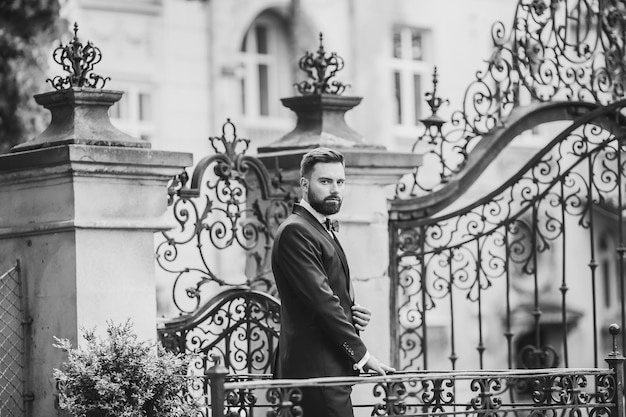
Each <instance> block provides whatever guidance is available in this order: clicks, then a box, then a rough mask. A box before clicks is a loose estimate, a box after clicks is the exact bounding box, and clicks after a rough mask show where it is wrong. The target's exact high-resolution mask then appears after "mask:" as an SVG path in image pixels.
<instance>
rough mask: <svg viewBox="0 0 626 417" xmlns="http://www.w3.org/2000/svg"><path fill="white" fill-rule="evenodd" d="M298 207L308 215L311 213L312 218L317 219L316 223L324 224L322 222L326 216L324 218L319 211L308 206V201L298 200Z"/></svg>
mask: <svg viewBox="0 0 626 417" xmlns="http://www.w3.org/2000/svg"><path fill="white" fill-rule="evenodd" d="M300 205H301V206H302V207H304V208H305V209H306V210H307V211H308V212H309V213H311V214H312V215H313V217H315V218H316V219H317V221H318V222H320V223H321V224H324V222H325V221H326V216H324V215H323V214H322V213H320V212H319V211H317V210H315V209H314V208H313V207H311V204H309V202H308V201H306V200H305V199H302V200H300Z"/></svg>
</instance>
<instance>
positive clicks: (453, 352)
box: [448, 249, 457, 370]
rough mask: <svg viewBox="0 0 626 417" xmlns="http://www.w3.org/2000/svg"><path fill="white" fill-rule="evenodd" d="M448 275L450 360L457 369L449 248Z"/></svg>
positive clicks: (451, 253)
mask: <svg viewBox="0 0 626 417" xmlns="http://www.w3.org/2000/svg"><path fill="white" fill-rule="evenodd" d="M448 252H449V255H448V259H449V262H448V276H449V277H450V281H449V283H448V292H449V293H450V362H451V363H452V370H455V369H456V360H457V356H456V347H455V341H454V297H453V295H452V290H453V288H454V275H453V274H452V259H453V257H454V255H453V249H449V250H448Z"/></svg>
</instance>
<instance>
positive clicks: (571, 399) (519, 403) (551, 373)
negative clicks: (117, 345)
mask: <svg viewBox="0 0 626 417" xmlns="http://www.w3.org/2000/svg"><path fill="white" fill-rule="evenodd" d="M619 332H620V328H619V326H617V325H612V326H611V327H610V333H611V336H612V340H613V351H612V352H611V353H610V354H609V355H608V356H607V357H606V358H605V360H606V362H607V364H608V367H607V368H552V369H535V370H481V371H444V372H436V371H405V372H398V373H394V374H390V375H387V376H373V375H371V374H368V375H362V376H359V377H346V378H337V377H332V378H331V377H329V378H311V379H283V380H278V379H276V380H273V379H269V377H268V376H259V375H248V376H243V375H237V376H232V375H229V373H228V370H227V369H226V368H225V367H224V366H223V365H221V364H220V363H219V361H218V362H217V363H216V365H214V366H213V367H211V368H210V369H208V370H207V371H206V373H205V375H204V377H205V378H206V379H205V383H206V384H208V385H209V386H210V397H208V398H206V404H207V405H206V408H205V410H204V411H203V415H204V416H209V415H210V416H212V417H222V416H229V417H231V416H238V417H251V416H253V415H255V414H256V415H257V416H268V417H276V416H278V415H280V416H303V417H307V416H306V415H304V414H303V412H302V409H301V408H300V406H299V404H300V403H301V400H302V395H303V394H302V388H303V387H312V386H331V385H351V386H353V390H354V391H357V390H358V391H361V393H362V391H363V390H365V393H367V390H369V391H370V393H371V394H370V395H368V396H367V398H369V399H368V400H367V401H366V402H355V403H354V408H355V415H356V416H361V415H363V416H365V415H367V416H395V415H402V416H435V415H448V416H452V415H475V416H494V417H495V416H498V417H504V416H515V417H521V416H557V415H559V416H609V417H623V415H624V361H625V358H624V356H623V355H622V354H621V353H620V352H618V351H617V336H618V334H619ZM359 398H364V397H363V395H360V396H359Z"/></svg>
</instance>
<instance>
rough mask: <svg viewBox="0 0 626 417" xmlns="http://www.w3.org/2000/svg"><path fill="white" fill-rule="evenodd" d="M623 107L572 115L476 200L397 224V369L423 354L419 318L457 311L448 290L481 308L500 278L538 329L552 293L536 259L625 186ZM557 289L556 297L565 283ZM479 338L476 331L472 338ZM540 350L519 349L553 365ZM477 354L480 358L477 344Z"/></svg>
mask: <svg viewBox="0 0 626 417" xmlns="http://www.w3.org/2000/svg"><path fill="white" fill-rule="evenodd" d="M622 105H623V103H622V102H616V103H614V104H612V105H611V106H607V107H601V108H599V109H598V110H596V111H594V112H592V113H589V114H588V115H587V116H584V117H582V118H580V119H579V120H578V121H576V122H575V123H573V124H572V125H571V126H569V127H568V128H567V129H566V130H565V131H563V132H562V133H561V134H559V135H557V136H556V137H555V138H554V139H553V140H552V142H551V144H550V145H549V146H547V147H545V148H544V149H543V150H542V151H541V152H540V153H539V154H537V155H536V156H535V157H534V158H533V159H531V160H530V161H529V162H528V163H527V164H526V165H525V166H524V167H523V168H522V169H520V170H519V171H518V173H516V174H515V175H514V176H513V177H512V178H511V179H510V180H508V181H507V182H506V183H504V184H503V185H502V186H500V187H499V188H497V189H496V190H494V191H492V192H491V193H489V194H488V195H486V196H485V197H483V198H481V199H478V200H476V201H475V202H472V203H470V204H468V205H467V206H466V207H464V208H460V209H458V210H456V211H453V212H450V213H446V214H442V215H440V216H438V217H436V216H432V217H425V218H422V219H420V220H413V221H412V222H411V223H410V225H406V226H405V225H403V224H402V223H401V222H398V223H397V224H396V228H395V229H394V230H393V233H395V234H396V235H395V236H394V237H393V239H394V241H395V242H397V244H396V251H397V252H396V254H397V257H396V259H397V263H396V266H395V268H396V271H395V272H394V273H395V283H396V284H397V285H398V289H397V291H398V301H399V302H398V303H397V313H398V326H399V327H398V329H399V330H400V331H399V332H398V335H399V342H398V348H399V352H398V354H399V355H398V358H399V360H400V361H401V363H400V365H399V366H400V368H401V369H412V368H414V367H415V366H416V365H417V361H416V359H417V358H418V357H422V358H425V355H424V352H425V346H426V343H427V341H426V340H425V339H424V336H423V330H424V326H425V320H426V318H427V316H428V312H429V311H435V309H436V308H439V311H441V308H446V305H445V304H449V309H451V311H452V313H451V315H452V317H453V315H454V308H455V307H458V303H457V304H456V305H455V304H453V303H452V298H451V297H452V296H453V294H454V293H455V292H456V293H459V294H461V295H463V296H464V298H465V299H466V300H468V301H469V302H473V303H476V305H477V308H478V309H480V308H481V297H484V296H486V295H487V294H488V290H490V288H492V287H495V286H500V287H502V285H504V284H505V283H504V282H502V281H505V282H506V283H507V284H506V285H508V290H507V291H509V292H508V293H507V294H506V298H505V300H508V299H509V297H510V296H511V291H517V294H530V295H532V294H536V296H535V297H533V298H532V299H534V303H535V305H534V306H533V313H532V314H533V315H534V316H533V321H534V323H535V325H536V326H539V325H540V322H541V320H540V317H541V314H542V313H541V309H540V308H539V300H540V299H541V297H540V295H541V294H542V293H546V292H548V291H549V289H550V288H552V287H555V288H556V286H555V284H554V281H552V283H551V282H549V281H547V280H546V279H541V276H540V275H539V269H540V266H541V265H542V262H544V261H543V260H544V259H546V258H545V257H546V256H548V255H549V254H550V253H554V251H557V250H561V248H562V247H563V245H564V242H566V239H567V236H568V232H567V230H568V229H569V230H573V229H574V228H578V229H581V230H589V229H590V227H591V226H592V215H593V210H594V207H605V208H606V207H613V209H610V208H609V210H616V207H619V206H620V201H618V200H619V198H618V195H619V192H620V191H619V184H623V183H626V182H625V181H624V180H625V178H624V174H623V173H624V172H625V171H624V169H623V168H624V167H623V165H624V162H622V161H621V158H620V149H621V145H620V143H619V135H618V132H619V123H620V122H619V120H618V119H619V117H618V118H617V119H616V116H615V115H616V114H619V111H620V109H621V108H622ZM569 219H572V220H573V222H572V221H569ZM570 233H572V232H570ZM587 233H588V232H587ZM563 280H565V277H564V278H563ZM499 281H500V282H501V283H500V284H498V282H499ZM550 286H552V287H550ZM556 290H557V291H560V292H561V293H562V294H563V297H564V296H565V293H566V292H567V290H568V285H567V282H566V280H565V281H563V282H561V285H560V287H558V288H556ZM532 299H531V300H532ZM442 302H443V303H444V305H443V306H442V305H441V304H442ZM479 311H480V310H479ZM510 314H511V313H510V312H509V315H510ZM529 314H530V312H529ZM562 314H565V312H564V313H562ZM509 317H510V316H509ZM480 325H481V323H479V326H480ZM509 330H510V329H508V330H507V331H509ZM481 333H482V332H481V329H479V331H478V334H479V337H480V335H481ZM451 338H453V336H451ZM544 344H545V343H542V341H541V340H535V341H534V344H533V345H532V346H528V347H526V348H525V349H524V351H525V352H530V353H532V354H533V355H534V356H533V355H531V356H533V358H534V359H538V358H539V357H540V356H541V355H548V356H549V357H550V359H549V360H548V361H547V362H546V360H542V361H541V362H542V363H543V365H545V366H551V364H552V365H554V364H557V363H559V358H558V355H557V353H556V351H555V350H554V349H552V350H549V349H540V348H539V347H540V346H543V345H544ZM452 348H454V347H453V346H452ZM477 349H479V352H480V354H481V358H482V353H483V352H484V350H483V343H482V340H479V341H478V344H477ZM526 362H528V361H526ZM533 362H536V360H535V361H533ZM423 366H424V367H427V364H426V363H424V365H423ZM527 366H528V367H534V366H530V365H527ZM566 366H567V364H566Z"/></svg>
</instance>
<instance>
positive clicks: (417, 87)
mask: <svg viewBox="0 0 626 417" xmlns="http://www.w3.org/2000/svg"><path fill="white" fill-rule="evenodd" d="M413 92H414V94H415V96H414V100H415V124H418V123H419V121H420V119H421V118H422V100H423V98H422V76H421V75H419V74H414V75H413Z"/></svg>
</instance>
